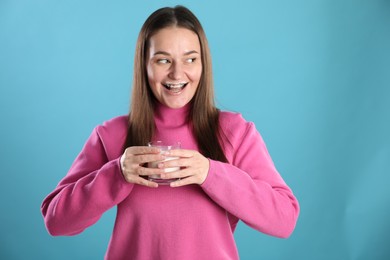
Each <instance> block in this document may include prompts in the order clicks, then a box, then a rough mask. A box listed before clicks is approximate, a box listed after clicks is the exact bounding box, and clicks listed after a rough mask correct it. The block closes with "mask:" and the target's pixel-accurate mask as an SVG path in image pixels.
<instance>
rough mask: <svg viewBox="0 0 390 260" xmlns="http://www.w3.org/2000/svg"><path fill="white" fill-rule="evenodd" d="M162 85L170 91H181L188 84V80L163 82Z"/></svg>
mask: <svg viewBox="0 0 390 260" xmlns="http://www.w3.org/2000/svg"><path fill="white" fill-rule="evenodd" d="M162 85H163V86H164V87H165V88H166V89H168V90H169V91H170V92H173V93H179V92H180V91H182V90H183V89H184V88H185V87H186V86H187V85H188V82H186V83H176V84H172V83H163V84H162Z"/></svg>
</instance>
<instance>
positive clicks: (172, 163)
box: [158, 158, 191, 169]
mask: <svg viewBox="0 0 390 260" xmlns="http://www.w3.org/2000/svg"><path fill="white" fill-rule="evenodd" d="M190 165H191V159H187V158H181V159H174V160H168V161H163V162H159V163H158V168H160V169H164V168H172V167H188V166H190Z"/></svg>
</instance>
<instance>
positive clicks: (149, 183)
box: [137, 177, 158, 188]
mask: <svg viewBox="0 0 390 260" xmlns="http://www.w3.org/2000/svg"><path fill="white" fill-rule="evenodd" d="M137 179H138V181H137V184H139V185H142V186H146V187H150V188H157V187H158V184H157V183H156V182H153V181H149V180H147V179H145V178H142V177H138V178H137Z"/></svg>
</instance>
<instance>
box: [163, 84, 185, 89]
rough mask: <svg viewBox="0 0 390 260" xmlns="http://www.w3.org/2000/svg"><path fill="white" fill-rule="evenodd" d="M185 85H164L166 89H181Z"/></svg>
mask: <svg viewBox="0 0 390 260" xmlns="http://www.w3.org/2000/svg"><path fill="white" fill-rule="evenodd" d="M184 85H185V83H179V84H165V86H167V87H168V88H170V89H171V88H181V87H183V86H184Z"/></svg>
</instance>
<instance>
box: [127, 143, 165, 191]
mask: <svg viewBox="0 0 390 260" xmlns="http://www.w3.org/2000/svg"><path fill="white" fill-rule="evenodd" d="M160 152H161V151H160V149H158V148H155V147H148V146H132V147H129V148H127V149H126V150H125V152H124V153H123V155H122V157H121V159H120V164H121V170H122V174H123V176H124V178H125V180H126V181H127V182H130V183H135V184H140V185H144V186H148V187H153V188H156V187H158V184H157V183H155V182H152V181H149V180H147V179H145V178H143V177H142V176H149V175H153V174H161V173H163V172H164V171H163V170H162V169H158V168H147V165H145V164H146V163H148V162H154V161H161V160H164V159H165V156H164V155H162V154H161V153H160Z"/></svg>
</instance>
